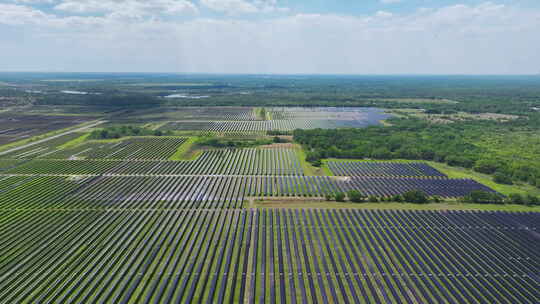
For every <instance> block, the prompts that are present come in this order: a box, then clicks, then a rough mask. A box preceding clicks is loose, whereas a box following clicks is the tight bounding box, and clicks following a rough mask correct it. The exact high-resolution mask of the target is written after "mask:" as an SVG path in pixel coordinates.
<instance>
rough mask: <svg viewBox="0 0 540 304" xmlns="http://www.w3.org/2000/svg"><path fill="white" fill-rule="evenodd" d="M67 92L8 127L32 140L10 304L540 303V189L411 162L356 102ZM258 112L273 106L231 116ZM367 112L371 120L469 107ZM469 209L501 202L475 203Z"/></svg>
mask: <svg viewBox="0 0 540 304" xmlns="http://www.w3.org/2000/svg"><path fill="white" fill-rule="evenodd" d="M65 76H66V75H64V76H63V77H59V78H58V79H57V80H58V81H39V83H38V84H33V83H32V82H30V84H27V85H28V87H29V88H33V87H32V86H36V88H40V89H43V92H45V93H43V94H42V95H43V96H42V98H38V97H35V96H34V97H35V98H36V100H34V102H35V103H38V104H36V105H28V104H26V103H25V104H24V106H22V105H21V107H17V104H15V105H14V106H13V107H14V108H10V109H7V110H6V111H4V112H2V115H3V117H4V116H5V117H14V118H17V119H18V120H17V121H20V123H21V126H20V129H18V130H19V131H20V132H23V133H20V134H19V135H14V139H13V140H11V141H10V142H9V146H6V145H1V144H2V143H1V142H0V238H1V239H2V242H1V243H0V303H532V304H533V303H539V302H540V290H539V288H538V284H539V279H538V277H539V273H540V258H539V255H538V254H537V252H538V251H540V243H539V242H538V229H540V227H539V225H538V224H539V223H540V213H539V212H538V210H539V209H538V208H539V207H538V206H532V205H535V203H533V202H532V200H531V201H529V203H525V201H523V199H525V198H526V199H530V198H531V197H533V196H532V195H531V194H534V193H535V192H532V191H528V190H527V189H530V187H533V186H532V185H528V186H527V187H529V188H526V187H524V186H522V185H520V184H514V185H504V186H501V185H499V184H497V183H496V182H495V181H494V180H493V179H492V176H491V175H489V174H484V173H482V176H481V178H478V176H479V175H476V174H469V173H470V172H471V171H472V169H471V168H457V167H450V164H444V163H442V162H439V161H435V160H433V159H432V160H429V161H426V160H423V159H422V158H421V157H416V155H419V154H421V153H425V152H426V151H425V150H421V148H422V147H415V149H416V148H417V149H416V150H414V151H412V152H415V153H416V154H414V153H412V152H411V153H405V152H404V151H401V150H398V148H395V147H399V146H400V144H401V142H399V141H398V140H389V139H388V138H387V137H385V136H392V134H390V135H385V133H384V132H386V130H394V129H395V128H396V127H395V126H396V125H400V124H401V123H402V120H406V119H409V118H406V117H401V116H400V117H391V116H390V115H389V114H387V113H389V112H390V111H388V110H387V109H382V108H381V109H379V108H370V107H363V108H359V107H354V106H351V104H352V105H355V103H356V102H358V101H353V99H351V98H352V97H351V98H350V102H349V101H347V100H348V99H347V100H343V99H340V98H344V97H343V96H342V97H340V96H338V95H336V96H334V95H332V93H328V94H329V95H324V96H333V97H332V98H337V99H338V100H341V101H342V104H337V105H338V107H334V106H335V105H336V104H335V103H329V104H328V102H326V101H317V99H316V98H315V97H314V96H311V93H310V90H311V89H313V87H309V88H307V87H304V88H303V89H302V90H303V91H298V92H297V94H294V95H290V98H291V99H292V98H298V100H299V101H298V102H294V103H293V104H287V103H288V102H291V101H290V100H284V101H283V103H280V102H269V101H268V100H273V99H272V98H277V97H275V96H279V94H277V95H272V97H268V95H265V94H267V93H261V92H262V91H265V92H266V90H270V89H268V88H266V87H264V86H260V87H259V86H258V85H259V84H260V83H259V82H258V81H255V80H253V83H254V84H257V86H255V87H250V85H252V84H249V83H242V86H238V87H236V88H234V89H232V88H231V87H230V86H233V85H238V83H237V82H236V80H234V79H231V80H230V83H231V84H228V83H218V82H216V81H215V80H213V81H210V80H204V81H202V80H201V79H193V80H189V81H184V80H181V79H170V80H167V81H165V82H159V81H154V80H151V79H148V80H146V79H145V81H142V82H136V81H132V80H122V81H121V84H118V85H113V84H111V83H114V81H112V80H111V81H106V80H99V81H85V80H84V79H81V81H76V82H70V81H69V80H67V79H65V78H66V77H65ZM91 76H92V77H91V78H89V79H94V78H96V79H97V78H99V79H101V78H103V77H101V76H100V77H97V75H91ZM201 77H202V76H201ZM0 79H1V78H0ZM45 79H47V80H51V79H54V77H47V78H45ZM351 81H352V80H351ZM404 81H405V82H408V80H407V81H406V80H404ZM294 82H295V83H297V84H298V83H301V81H298V80H294ZM44 83H45V84H44ZM106 84H107V85H106ZM109 85H110V87H109ZM244 86H246V87H247V88H246V87H244ZM358 86H360V85H358ZM371 86H373V87H377V84H376V83H372V84H371ZM100 88H101V90H103V91H100ZM248 88H249V90H248ZM113 89H114V90H113ZM14 90H15V89H14ZM115 90H118V91H115ZM123 90H127V91H123ZM259 90H260V91H259ZM275 90H277V91H279V90H278V89H275ZM294 90H296V89H294ZM327 90H328V92H331V91H332V90H333V89H329V88H327ZM351 90H353V91H354V90H355V89H351ZM404 90H405V89H404ZM62 91H78V92H89V93H92V94H66V93H61V92H62ZM59 92H60V93H59ZM101 92H109V93H107V94H109V95H107V94H105V93H104V94H103V95H101V94H96V93H101ZM118 92H121V94H120V93H118ZM142 92H144V94H155V95H156V99H148V100H147V99H145V98H146V97H141V96H142V95H138V94H142ZM272 92H274V93H275V91H272ZM116 94H118V95H116ZM272 94H273V93H272ZM171 95H177V96H180V97H175V98H173V97H171ZM109 96H112V97H110V98H111V99H108V98H109ZM145 96H146V95H145ZM165 96H169V97H167V98H165ZM201 96H204V98H203V97H201ZM235 96H236V97H235ZM238 96H242V97H238ZM245 96H257V97H259V98H261V99H260V101H259V100H258V99H257V102H260V103H261V104H249V103H247V104H244V103H241V104H237V102H238V100H241V99H240V98H247V97H245ZM265 96H266V97H265ZM306 96H311V97H310V98H312V99H311V100H310V101H309V102H313V105H312V104H310V103H309V102H308V101H307V100H306V99H305V98H307V97H306ZM321 96H323V95H321ZM359 96H360V95H359ZM361 96H362V97H361V98H362V100H364V101H365V102H368V101H369V102H370V103H369V104H364V105H367V106H373V104H376V105H389V104H391V103H392V102H396V103H398V104H400V105H403V106H404V105H408V106H410V105H413V104H414V105H417V106H425V107H428V108H429V107H461V106H463V104H464V98H461V99H460V98H455V96H442V97H431V96H436V95H429V94H427V93H426V95H425V96H408V95H407V94H404V95H403V96H402V97H400V96H387V95H385V94H382V93H377V94H374V93H369V94H368V93H365V94H364V95H361ZM34 97H33V98H34ZM116 98H118V99H116ZM220 98H231V101H230V104H231V105H228V103H227V105H224V104H220V103H221V101H220V100H221V99H220ZM321 98H322V97H321ZM112 100H114V101H115V102H118V103H117V104H116V105H115V106H111V105H109V104H108V103H109V102H111V101H112ZM119 100H120V101H119ZM196 102H197V103H196ZM208 102H212V103H214V102H215V103H218V104H219V106H200V105H201V104H204V103H208ZM371 102H373V103H371ZM63 103H67V104H66V105H64V104H63ZM102 103H103V104H102ZM199 103H200V104H199ZM58 104H60V105H58ZM194 105H195V106H194ZM283 105H286V106H283ZM343 105H346V106H345V107H344V106H343ZM394 106H395V105H394ZM473 106H474V105H473ZM473 106H471V107H473ZM500 106H501V107H502V108H503V109H504V105H500ZM10 107H11V105H10ZM390 108H393V107H390ZM428 110H432V111H433V110H434V109H432V108H429V109H428ZM435 110H437V109H435ZM503 112H504V111H503ZM80 113H91V115H90V114H88V115H83V114H80ZM440 115H445V114H440ZM508 115H510V114H508ZM22 116H33V117H36V118H35V120H36V121H39V122H40V123H41V125H40V124H38V123H37V122H35V121H34V120H31V119H29V120H27V121H26V124H25V120H23V119H19V118H20V117H22ZM41 116H47V117H54V118H58V119H59V120H58V121H59V122H61V123H62V124H60V123H59V124H58V125H56V124H55V123H50V122H51V120H48V119H41V118H40V117H41ZM61 118H65V120H62V119H61ZM90 119H92V120H90ZM531 119H532V118H531ZM381 120H389V124H392V125H394V126H393V127H387V126H384V125H383V124H381ZM12 121H15V120H12ZM524 121H526V120H512V121H508V122H501V123H513V124H515V123H518V122H524ZM67 122H69V123H67ZM49 123H50V124H51V126H48V125H47V124H49ZM64 123H65V124H64ZM454 123H455V124H459V123H461V122H459V121H456V122H454ZM475 123H479V122H475ZM481 123H486V124H488V123H491V122H489V121H482V122H481ZM410 130H414V127H411V128H410V129H408V128H407V127H403V132H405V133H407V132H412V131H410ZM27 131H28V133H25V132H27ZM51 132H52V133H51ZM392 132H393V131H392ZM392 132H390V133H392ZM528 132H531V134H532V133H534V130H530V131H528ZM312 133H313V134H315V135H316V134H318V133H321V134H323V135H325V136H326V137H320V138H319V137H316V136H311V135H310V134H312ZM372 133H373V134H377V136H379V137H376V139H377V142H376V143H373V144H371V146H369V147H368V145H367V144H362V142H361V141H360V139H359V136H360V135H358V134H361V135H362V136H368V135H369V134H372ZM14 134H15V133H14ZM52 134H55V135H54V136H52ZM520 134H525V133H520ZM527 134H528V133H527ZM349 135H351V136H350V137H349ZM407 135H408V136H411V137H413V136H415V135H414V134H409V133H407ZM0 136H2V135H1V134H0ZM448 137H451V136H450V135H448ZM321 138H322V139H321ZM445 138H446V137H445ZM443 140H444V139H440V140H439V141H437V144H438V145H440V146H444V145H445V144H446V143H445V142H443ZM522 141H523V139H520V140H519V141H517V140H516V141H514V142H522ZM531 143H532V144H534V141H531ZM489 144H491V143H490V142H488V141H487V140H486V141H483V142H482V145H485V146H488V145H489ZM386 145H387V146H388V147H389V148H388V151H381V149H380V147H382V146H385V147H386ZM392 147H394V148H395V149H394V150H391V149H392ZM462 147H463V148H462ZM368 148H369V149H371V150H372V151H371V150H369V151H368V150H367V149H368ZM455 148H456V150H455V151H458V150H459V149H462V151H463V153H462V154H458V153H457V152H455V151H454V156H456V157H461V156H462V155H467V156H468V155H470V154H469V153H471V151H476V150H474V149H473V148H471V147H470V146H467V145H461V146H457V147H455ZM518 151H528V152H527V153H525V152H524V154H522V155H521V156H522V157H525V156H526V159H527V160H529V159H534V157H535V155H534V152H531V151H533V150H527V149H523V150H518ZM368 152H369V153H368ZM372 152H373V153H372ZM375 152H377V153H375ZM516 153H517V152H516ZM402 154H403V155H405V156H408V155H412V157H410V158H407V157H402V158H400V159H394V156H397V155H400V156H402ZM358 155H360V156H358ZM501 155H502V156H504V155H511V154H501ZM377 156H380V157H377ZM403 158H405V159H403ZM516 158H517V156H516ZM317 165H319V166H320V167H317ZM478 174H480V173H478ZM524 189H525V190H524ZM411 193H413V194H419V195H421V196H422V197H424V198H425V201H423V202H414V201H408V200H407V199H408V198H409V197H410V196H407V194H409V195H410V194H411ZM472 193H477V194H478V193H479V195H480V197H481V198H484V197H487V198H488V201H480V202H469V201H465V199H466V198H471V197H473V196H472ZM515 193H519V194H520V195H521V196H519V197H520V198H521V199H522V201H521V203H520V202H514V198H515V196H512V194H515ZM355 194H358V195H359V196H360V198H359V199H358V197H357V198H356V199H355V198H354V195H355ZM526 195H530V196H526ZM473 198H474V197H473ZM491 199H493V200H494V201H490V200H491ZM480 210H483V211H480Z"/></svg>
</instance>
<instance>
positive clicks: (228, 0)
mask: <svg viewBox="0 0 540 304" xmlns="http://www.w3.org/2000/svg"><path fill="white" fill-rule="evenodd" d="M200 3H201V5H203V6H205V7H207V8H209V9H211V10H214V11H217V12H220V13H225V14H228V15H241V14H252V13H273V12H287V11H288V9H287V8H284V7H278V6H277V2H276V0H255V1H246V0H201V1H200Z"/></svg>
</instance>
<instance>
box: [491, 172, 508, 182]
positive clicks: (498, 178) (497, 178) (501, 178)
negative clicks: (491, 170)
mask: <svg viewBox="0 0 540 304" xmlns="http://www.w3.org/2000/svg"><path fill="white" fill-rule="evenodd" d="M493 181H494V182H496V183H497V184H504V185H512V184H513V182H512V178H511V177H510V176H508V175H506V174H504V173H502V172H495V174H494V175H493Z"/></svg>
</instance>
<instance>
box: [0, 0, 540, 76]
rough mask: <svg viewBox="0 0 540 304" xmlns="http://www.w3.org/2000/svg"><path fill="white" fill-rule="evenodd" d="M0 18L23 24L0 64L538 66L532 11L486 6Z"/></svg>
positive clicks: (367, 70)
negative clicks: (21, 40)
mask: <svg viewBox="0 0 540 304" xmlns="http://www.w3.org/2000/svg"><path fill="white" fill-rule="evenodd" d="M104 1H105V2H110V1H109V0H104ZM85 2H86V1H85ZM107 12H111V10H107ZM0 23H7V24H19V25H21V26H26V27H25V30H24V33H25V39H26V41H27V43H26V44H24V45H22V44H20V46H19V47H17V43H18V42H14V41H16V39H18V38H17V37H16V36H15V35H14V36H13V37H12V38H9V37H8V36H7V35H5V34H4V33H2V32H1V31H2V30H1V28H0V45H4V46H5V48H4V49H2V56H3V57H4V58H10V60H9V61H4V62H2V66H0V70H1V69H9V68H10V67H11V69H16V68H17V67H19V66H22V65H24V66H33V67H35V68H34V69H36V70H37V69H41V70H43V69H47V68H49V69H52V68H55V69H57V68H62V69H64V70H74V71H81V70H86V71H170V72H216V73H221V72H237V73H356V74H376V73H429V74H431V73H435V74H446V73H460V74H483V73H486V74H498V73H537V72H538V67H540V35H538V28H540V10H539V9H528V10H524V9H520V8H518V7H513V6H504V5H498V4H493V3H484V4H481V5H453V6H447V7H443V8H440V9H422V10H418V11H416V12H414V13H410V14H393V15H391V14H387V13H375V14H373V15H371V16H338V15H317V14H296V15H286V16H281V17H278V18H266V19H265V18H259V19H239V18H232V17H231V18H220V19H210V18H202V17H198V18H191V19H182V20H178V19H174V20H169V19H167V18H144V19H140V20H136V19H123V18H115V16H114V14H108V15H104V16H100V17H86V16H71V17H60V16H54V15H51V14H46V13H44V12H41V11H39V10H36V9H32V8H29V7H25V6H20V5H0ZM34 25H35V26H34ZM10 39H12V40H10ZM36 49H39V50H40V51H39V52H35V51H32V50H36Z"/></svg>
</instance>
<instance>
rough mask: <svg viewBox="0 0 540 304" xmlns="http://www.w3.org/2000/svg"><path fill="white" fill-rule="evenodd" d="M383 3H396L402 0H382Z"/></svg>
mask: <svg viewBox="0 0 540 304" xmlns="http://www.w3.org/2000/svg"><path fill="white" fill-rule="evenodd" d="M380 2H381V3H382V4H394V3H400V2H401V0H380Z"/></svg>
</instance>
